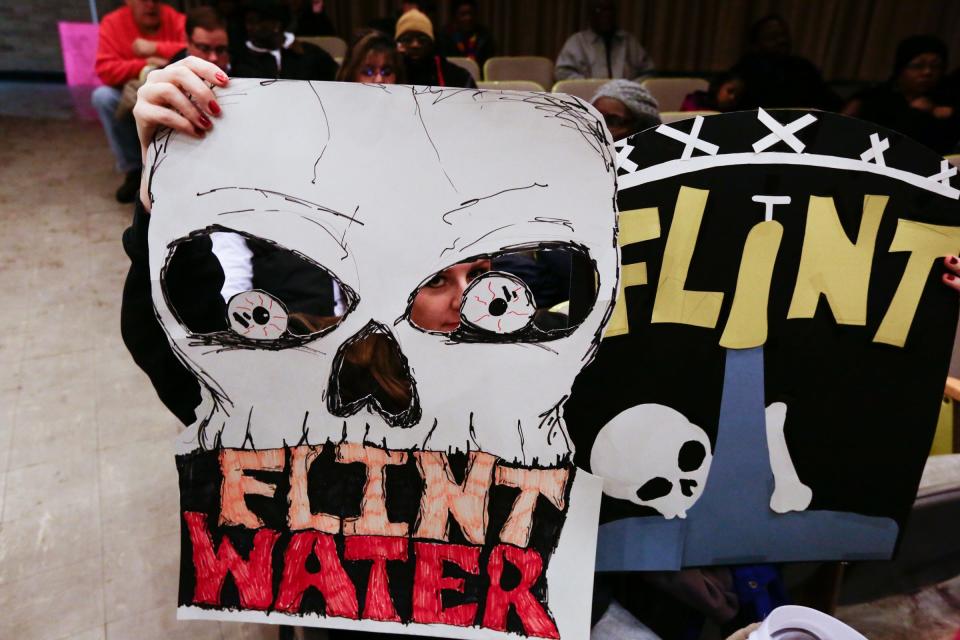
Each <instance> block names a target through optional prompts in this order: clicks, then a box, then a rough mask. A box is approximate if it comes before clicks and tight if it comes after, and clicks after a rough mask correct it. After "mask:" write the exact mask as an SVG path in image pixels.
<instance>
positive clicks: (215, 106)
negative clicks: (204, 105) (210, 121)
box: [209, 100, 220, 116]
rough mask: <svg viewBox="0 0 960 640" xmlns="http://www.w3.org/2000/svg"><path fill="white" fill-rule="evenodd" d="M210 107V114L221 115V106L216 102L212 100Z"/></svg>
mask: <svg viewBox="0 0 960 640" xmlns="http://www.w3.org/2000/svg"><path fill="white" fill-rule="evenodd" d="M209 107H210V113H212V114H213V115H215V116H218V115H220V105H218V104H217V101H216V100H211V101H210V104H209Z"/></svg>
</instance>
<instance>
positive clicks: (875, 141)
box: [860, 133, 890, 167]
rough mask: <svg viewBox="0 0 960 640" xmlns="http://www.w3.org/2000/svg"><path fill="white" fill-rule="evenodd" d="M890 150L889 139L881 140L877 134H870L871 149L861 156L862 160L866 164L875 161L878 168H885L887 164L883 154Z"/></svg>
mask: <svg viewBox="0 0 960 640" xmlns="http://www.w3.org/2000/svg"><path fill="white" fill-rule="evenodd" d="M889 148H890V140H889V139H888V138H884V139H883V140H881V139H880V136H878V135H877V134H875V133H871V134H870V148H869V149H867V150H866V151H864V152H863V153H861V154H860V159H861V160H863V161H864V162H870V161H871V160H873V161H874V162H876V163H877V165H878V166H881V167H885V166H887V163H886V162H885V161H884V159H883V152H884V151H886V150H887V149H889Z"/></svg>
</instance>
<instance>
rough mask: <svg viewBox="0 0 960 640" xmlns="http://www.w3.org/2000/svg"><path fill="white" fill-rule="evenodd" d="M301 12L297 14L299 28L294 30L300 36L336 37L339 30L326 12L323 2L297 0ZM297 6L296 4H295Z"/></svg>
mask: <svg viewBox="0 0 960 640" xmlns="http://www.w3.org/2000/svg"><path fill="white" fill-rule="evenodd" d="M297 1H299V3H300V10H299V11H298V12H297V14H296V16H297V26H296V29H295V30H294V31H295V33H296V34H297V35H298V36H335V35H337V30H336V28H335V27H334V26H333V21H332V20H330V16H328V15H327V12H326V11H325V10H324V6H323V0H297ZM294 4H296V2H294Z"/></svg>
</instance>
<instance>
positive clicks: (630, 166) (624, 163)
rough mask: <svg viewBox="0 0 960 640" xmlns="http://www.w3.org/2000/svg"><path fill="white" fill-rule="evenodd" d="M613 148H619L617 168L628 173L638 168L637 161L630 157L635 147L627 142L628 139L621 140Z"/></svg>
mask: <svg viewBox="0 0 960 640" xmlns="http://www.w3.org/2000/svg"><path fill="white" fill-rule="evenodd" d="M613 148H614V149H616V150H617V168H618V169H623V170H624V171H626V172H627V173H633V172H634V171H636V170H637V167H638V165H637V163H636V162H634V161H633V160H631V159H630V157H629V156H630V154H631V153H632V152H633V147H632V146H631V145H629V144H627V141H626V140H621V141H620V142H618V143H616V144H615V145H613Z"/></svg>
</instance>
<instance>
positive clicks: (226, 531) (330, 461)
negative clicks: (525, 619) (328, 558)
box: [177, 443, 574, 635]
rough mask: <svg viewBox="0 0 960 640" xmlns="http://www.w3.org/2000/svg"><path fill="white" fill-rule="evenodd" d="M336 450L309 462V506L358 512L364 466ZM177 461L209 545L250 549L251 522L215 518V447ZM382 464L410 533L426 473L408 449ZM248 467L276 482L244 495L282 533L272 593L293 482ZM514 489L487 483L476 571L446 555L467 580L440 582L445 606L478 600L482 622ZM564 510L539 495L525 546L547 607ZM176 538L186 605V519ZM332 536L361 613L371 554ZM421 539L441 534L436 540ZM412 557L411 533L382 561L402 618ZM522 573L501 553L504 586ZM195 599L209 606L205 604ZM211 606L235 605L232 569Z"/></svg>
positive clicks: (456, 458)
mask: <svg viewBox="0 0 960 640" xmlns="http://www.w3.org/2000/svg"><path fill="white" fill-rule="evenodd" d="M334 450H335V448H334V446H333V445H330V444H329V443H328V444H327V445H326V446H325V447H324V449H323V451H322V452H321V454H320V455H319V456H318V457H317V458H316V460H315V461H314V462H313V464H312V466H311V467H310V469H309V472H308V475H307V493H308V496H309V498H310V507H311V511H312V512H313V513H320V512H323V513H329V514H332V515H339V516H341V517H344V518H350V517H357V516H359V515H360V500H361V497H362V495H363V486H364V482H365V477H366V475H365V474H366V469H365V467H364V465H363V464H361V463H353V464H340V463H338V462H336V460H335V457H334ZM448 459H449V463H450V469H451V472H452V473H453V475H454V478H455V479H456V480H457V481H458V482H462V481H463V478H464V474H465V470H466V462H467V456H466V455H465V454H450V455H449V457H448ZM289 462H290V454H289V452H287V453H286V465H285V466H286V467H288V466H289ZM508 466H509V465H508ZM177 469H178V471H179V476H180V511H181V513H183V512H187V511H192V512H198V513H204V514H207V525H208V527H209V529H210V532H211V535H212V537H213V543H214V549H219V548H220V545H221V542H222V539H223V538H224V537H227V538H228V539H229V540H230V542H232V543H233V545H234V547H235V548H236V550H237V552H238V553H239V554H240V556H241V557H242V558H249V556H250V551H251V549H252V548H253V537H254V535H255V534H256V530H252V529H246V528H244V527H238V526H229V527H227V526H218V525H217V520H218V518H219V515H220V485H221V481H222V475H221V473H220V466H219V462H218V452H217V451H202V452H195V453H191V454H187V455H182V456H177ZM385 472H386V480H385V482H384V494H385V495H386V497H387V499H386V502H387V513H388V516H389V518H390V520H391V521H392V522H406V523H407V524H408V525H409V527H410V532H411V533H412V532H413V530H414V525H415V523H416V518H417V513H418V509H419V504H420V496H421V491H422V486H423V481H422V479H421V478H420V474H419V472H418V471H417V468H416V463H415V461H414V458H413V456H412V455H411V456H409V458H408V461H407V463H406V464H404V465H392V466H388V467H386V468H385ZM247 473H248V475H251V476H253V477H255V478H257V479H258V480H261V481H262V482H267V483H271V484H275V485H276V487H277V489H276V492H275V493H274V495H273V496H272V497H267V496H259V495H247V496H246V497H245V500H246V504H247V507H248V508H249V509H251V510H252V511H253V512H254V513H255V514H256V515H257V516H258V517H260V518H261V519H262V520H263V522H264V525H265V526H266V527H267V528H269V529H273V530H275V531H278V532H280V533H281V536H280V538H279V540H278V541H277V543H276V546H275V547H274V552H273V593H274V597H276V593H277V589H278V587H279V584H280V578H281V575H282V571H283V553H284V551H285V550H286V548H287V545H288V543H289V541H290V538H291V537H292V535H293V534H291V533H290V532H289V531H288V530H287V526H286V515H287V508H288V503H287V495H288V492H289V488H290V484H289V475H288V471H281V472H263V471H252V472H247ZM573 479H574V471H573V469H572V468H571V474H570V478H569V480H568V481H567V488H566V501H565V502H566V504H569V494H570V487H571V486H572V483H573ZM519 493H520V491H519V489H515V488H512V487H506V486H501V485H492V486H491V488H490V494H489V501H488V511H487V513H488V525H487V532H486V534H487V535H486V541H485V544H484V545H483V547H482V549H481V552H480V561H479V566H480V572H479V575H471V574H468V573H466V572H464V571H463V570H461V569H460V568H458V567H457V566H455V565H453V564H451V563H449V562H447V563H444V576H449V577H453V578H462V579H463V580H464V593H462V594H460V593H457V592H455V591H449V590H444V591H443V592H442V593H441V598H442V602H443V606H444V607H445V608H449V607H453V606H456V605H459V604H465V603H471V602H476V603H479V607H478V610H477V617H476V620H475V624H477V625H479V624H480V620H481V619H482V617H483V607H484V602H485V600H486V593H487V588H488V585H489V578H488V576H487V573H486V568H487V560H488V559H489V557H490V552H491V551H492V550H493V548H494V547H495V546H496V545H497V544H498V543H499V534H500V530H501V529H502V528H503V525H504V524H505V523H506V520H507V517H508V516H509V514H510V510H511V507H512V506H513V502H514V500H515V499H516V497H517V496H518V495H519ZM565 518H566V509H564V510H563V511H561V510H558V509H557V508H556V507H554V506H553V504H551V503H550V502H549V501H548V500H547V499H546V498H544V497H543V496H540V497H539V498H538V500H537V505H536V509H535V512H534V519H533V529H532V532H531V536H530V545H529V548H532V549H535V550H536V551H537V552H538V553H539V554H540V556H541V558H542V559H543V571H542V572H541V575H540V579H539V580H538V581H537V583H536V584H534V586H533V587H532V588H531V590H530V591H531V593H533V595H534V596H535V597H536V598H537V600H538V601H539V602H540V603H541V604H543V605H544V607H545V608H547V610H548V611H549V601H548V594H547V580H546V573H547V567H548V565H549V562H550V558H551V556H552V554H553V551H554V550H555V549H556V546H557V543H558V542H559V537H560V530H561V528H562V526H563V522H564V520H565ZM449 525H450V536H449V537H450V540H449V542H450V543H451V544H468V543H467V540H466V538H464V536H463V533H462V532H461V531H460V529H459V527H458V526H457V523H456V520H455V519H454V518H453V517H452V516H451V517H450V520H449ZM180 540H181V549H180V591H179V604H180V605H182V606H191V605H193V590H194V585H195V581H196V573H195V571H194V566H193V559H192V553H193V552H192V545H191V543H190V536H189V534H188V532H187V529H186V525H185V523H184V522H183V521H181V527H180ZM334 540H335V541H336V544H337V550H338V555H339V557H340V558H341V564H342V565H343V567H344V569H345V570H346V572H347V575H348V576H349V577H350V580H351V582H352V583H353V584H354V585H355V586H356V589H357V601H358V603H359V611H360V612H361V613H362V612H363V610H364V598H365V596H366V592H367V582H368V580H369V576H370V566H371V562H369V561H357V562H353V561H344V560H342V558H343V548H344V537H343V536H342V535H336V536H334ZM424 541H425V542H440V541H437V540H424ZM415 560H416V552H415V551H414V547H413V541H411V543H410V546H409V548H408V560H407V561H406V562H398V561H388V562H387V574H388V579H389V583H390V591H391V595H392V596H393V603H394V606H395V607H396V610H397V614H398V615H399V616H400V618H401V619H402V620H404V621H407V622H409V621H410V618H411V614H412V610H411V603H412V587H413V575H414V565H415ZM307 569H308V570H309V571H313V572H315V571H318V570H319V569H320V566H319V562H317V560H316V557H315V556H313V555H312V554H311V556H310V557H309V558H308V560H307ZM519 579H520V573H519V571H518V570H517V569H516V568H515V567H514V566H513V565H512V564H511V563H510V562H509V561H508V560H506V559H505V560H504V571H503V576H502V578H501V585H502V587H503V588H504V589H512V588H513V587H515V586H516V585H517V583H518V581H519ZM193 606H202V607H205V608H211V607H207V606H206V605H193ZM216 608H219V609H239V608H240V600H239V594H238V592H237V588H236V584H235V583H234V581H233V577H232V576H231V575H230V574H229V573H228V574H227V578H226V581H225V583H224V587H223V591H222V594H221V606H220V607H216ZM324 608H325V607H324V601H323V596H322V595H321V594H320V593H319V592H318V591H317V590H316V589H313V588H310V589H308V590H307V592H306V594H305V595H304V598H303V601H302V604H301V609H300V611H301V613H320V614H322V613H323V611H324ZM507 630H508V631H513V632H516V633H519V634H521V635H523V634H524V632H523V626H522V625H521V623H520V619H519V618H518V617H517V615H516V613H515V612H514V611H513V610H512V609H511V610H510V612H509V613H508V615H507Z"/></svg>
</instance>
